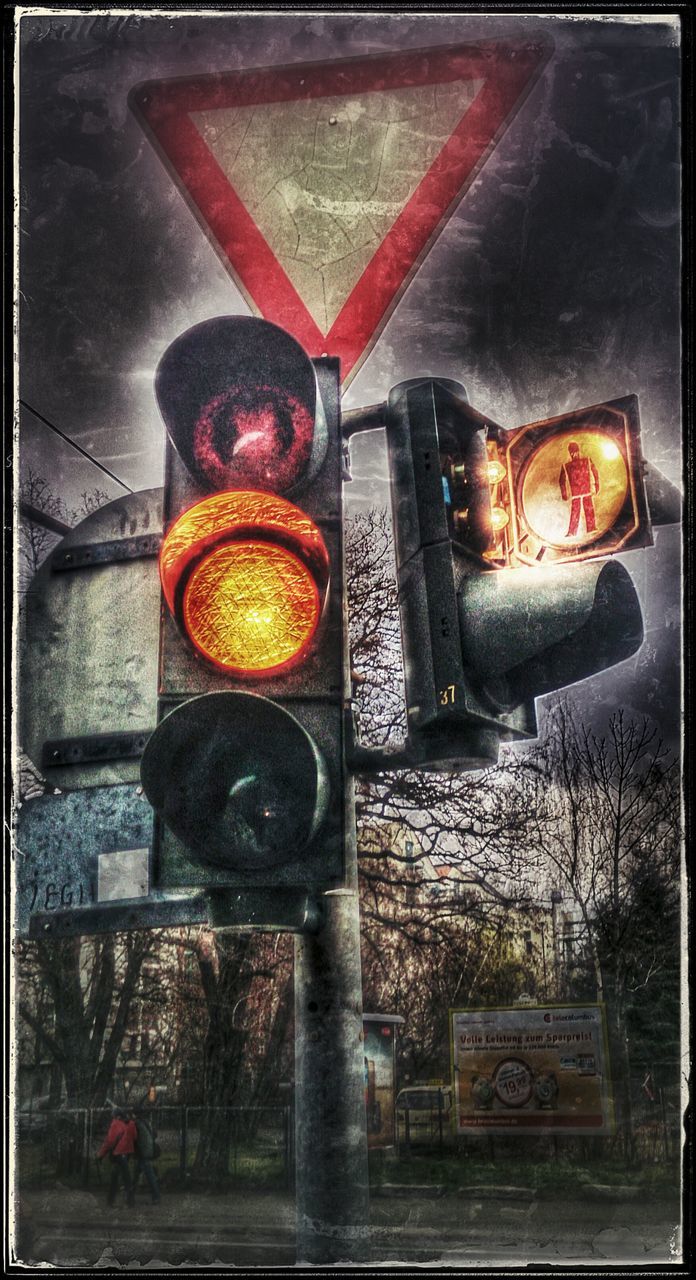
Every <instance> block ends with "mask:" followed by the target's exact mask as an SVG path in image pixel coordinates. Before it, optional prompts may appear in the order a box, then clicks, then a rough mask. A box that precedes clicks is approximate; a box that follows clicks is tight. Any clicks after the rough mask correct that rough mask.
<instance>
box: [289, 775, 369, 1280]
mask: <svg viewBox="0 0 696 1280" xmlns="http://www.w3.org/2000/svg"><path fill="white" fill-rule="evenodd" d="M322 904H323V907H324V914H323V923H322V925H321V928H320V929H319V931H318V932H316V933H304V934H299V935H296V938H295V1160H296V1196H297V1261H298V1262H310V1263H336V1262H341V1261H345V1262H354V1263H356V1262H361V1261H363V1260H364V1259H365V1258H366V1256H367V1251H368V1215H369V1179H368V1167H367V1138H366V1118H365V1087H364V1053H363V1022H362V980H361V974H360V916H359V907H358V874H357V849H356V838H355V808H354V800H353V786H352V783H351V782H350V781H348V782H347V785H346V887H345V888H343V889H335V890H332V891H331V892H329V893H327V894H325V895H324V897H323V898H322Z"/></svg>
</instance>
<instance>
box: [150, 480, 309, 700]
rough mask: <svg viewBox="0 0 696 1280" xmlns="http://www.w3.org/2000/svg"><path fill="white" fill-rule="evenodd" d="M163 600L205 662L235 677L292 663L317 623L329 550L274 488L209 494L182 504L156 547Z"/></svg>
mask: <svg viewBox="0 0 696 1280" xmlns="http://www.w3.org/2000/svg"><path fill="white" fill-rule="evenodd" d="M160 577H161V580H162V589H163V591H164V597H165V600H166V601H167V604H168V606H169V608H170V610H171V612H172V614H173V615H174V617H175V618H176V620H177V622H178V623H179V625H180V626H181V627H182V628H183V630H184V631H185V632H186V634H187V636H188V638H189V639H190V641H191V642H192V644H194V645H195V647H196V648H197V649H198V650H199V652H200V653H202V654H203V655H204V657H206V658H207V659H208V660H209V661H210V662H212V663H214V664H215V665H216V666H218V667H221V668H223V669H224V670H226V671H229V672H230V673H231V674H237V675H250V676H252V675H261V674H267V675H270V674H274V673H275V672H277V671H280V670H283V669H284V668H286V667H288V666H291V665H293V664H294V663H296V662H299V661H300V660H301V659H302V658H303V657H304V656H305V654H306V652H307V649H308V647H309V645H310V642H311V640H312V637H313V635H314V632H315V631H316V628H317V626H318V623H319V619H320V616H321V611H322V607H323V604H324V600H325V598H326V591H327V587H328V580H329V556H328V552H327V549H326V546H325V543H324V540H323V538H322V536H321V533H320V532H319V530H318V528H317V527H316V525H315V524H314V522H313V521H312V520H310V518H309V516H307V515H306V514H305V513H304V512H303V511H301V510H300V509H299V508H298V507H295V506H294V505H293V504H292V503H291V502H287V501H286V499H284V498H279V497H277V496H276V495H275V494H268V493H261V492H259V491H257V490H250V489H238V490H227V491H225V492H223V493H215V494H211V495H210V497H208V498H205V499H203V501H202V502H198V503H196V504H195V506H193V507H189V509H188V510H187V511H184V512H183V513H182V515H181V516H179V519H178V520H176V521H175V523H174V524H173V525H172V527H171V529H170V530H169V532H168V533H167V535H166V537H165V539H164V541H163V544H162V551H161V554H160Z"/></svg>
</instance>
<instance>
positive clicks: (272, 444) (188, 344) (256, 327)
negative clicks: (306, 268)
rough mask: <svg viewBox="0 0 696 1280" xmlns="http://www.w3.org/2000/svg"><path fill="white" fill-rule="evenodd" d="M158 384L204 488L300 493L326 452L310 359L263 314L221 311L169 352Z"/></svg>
mask: <svg viewBox="0 0 696 1280" xmlns="http://www.w3.org/2000/svg"><path fill="white" fill-rule="evenodd" d="M155 390H156V394H157V401H158V404H159V407H160V411H161V413H162V417H163V418H164V421H165V424H166V427H167V431H168V433H169V437H170V439H171V441H172V443H173V445H174V447H175V449H176V450H177V452H178V453H179V455H180V457H181V459H182V461H183V463H184V465H185V466H186V468H187V470H188V471H189V472H190V473H191V475H193V476H194V477H195V479H196V480H197V482H198V483H199V485H200V486H201V488H202V489H203V490H204V491H206V492H211V491H213V490H216V489H230V488H235V487H243V488H259V489H266V490H269V491H271V492H273V493H283V494H284V493H288V494H291V493H294V492H296V491H298V492H299V491H301V489H302V488H303V487H304V486H305V485H306V484H308V483H309V482H310V481H311V480H312V479H313V478H314V476H315V475H316V474H317V472H318V471H319V469H320V467H321V465H322V463H323V461H324V459H325V457H326V452H327V446H328V432H327V425H326V420H325V416H324V411H323V407H322V401H321V397H320V396H319V394H318V389H317V378H316V372H315V369H314V366H313V364H312V362H311V360H310V359H309V357H308V356H307V354H306V352H305V351H304V350H303V349H302V347H301V346H300V345H299V343H298V342H296V341H295V339H294V338H293V337H291V336H290V334H289V333H286V332H285V331H284V330H283V329H279V328H278V327H277V326H276V325H273V324H269V323H268V321H266V320H259V319H256V318H255V317H253V316H218V317H216V318H215V319H213V320H204V321H203V322H202V323H201V324H197V325H194V326H193V328H191V329H187V330H186V332H185V333H183V334H182V335H181V336H180V337H179V338H177V339H176V340H175V341H174V342H173V343H172V344H171V346H169V347H168V348H167V350H166V351H165V353H164V355H163V357H162V359H161V361H160V363H159V366H158V369H157V374H156V378H155Z"/></svg>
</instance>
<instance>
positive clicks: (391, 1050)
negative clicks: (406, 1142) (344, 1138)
mask: <svg viewBox="0 0 696 1280" xmlns="http://www.w3.org/2000/svg"><path fill="white" fill-rule="evenodd" d="M400 1021H401V1019H400V1018H398V1017H391V1018H390V1017H381V1016H380V1015H379V1014H363V1032H364V1036H365V1041H364V1046H363V1047H364V1050H365V1110H366V1115H367V1145H368V1149H371V1148H373V1147H393V1146H394V1142H395V1140H396V1137H395V1132H396V1131H395V1115H396V1111H395V1106H394V1103H395V1074H394V1073H395V1068H396V1062H395V1050H396V1034H397V1031H396V1029H397V1026H398V1024H399V1022H400Z"/></svg>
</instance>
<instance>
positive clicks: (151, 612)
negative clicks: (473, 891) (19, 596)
mask: <svg viewBox="0 0 696 1280" xmlns="http://www.w3.org/2000/svg"><path fill="white" fill-rule="evenodd" d="M161 505H162V491H161V490H160V489H147V490H143V491H142V492H141V493H134V494H129V495H128V496H126V497H124V498H119V499H117V500H116V501H115V502H110V503H109V504H108V505H107V506H105V507H102V508H100V510H99V511H96V512H95V513H94V514H93V515H91V516H88V517H87V519H86V520H83V521H82V522H81V523H80V524H79V525H77V526H76V528H75V529H73V530H72V531H71V533H69V534H68V535H67V536H66V537H65V538H64V539H63V541H62V542H61V543H60V544H59V546H58V547H57V548H56V550H55V551H54V552H53V553H52V555H51V556H49V558H48V560H47V561H46V562H45V564H44V565H43V566H42V567H41V569H40V570H39V572H38V573H37V574H36V576H35V578H34V579H33V580H32V583H31V586H30V588H29V591H28V592H27V599H26V611H25V616H24V619H23V628H22V630H23V635H22V643H21V649H20V661H19V678H20V688H19V694H20V715H21V720H20V745H21V746H22V748H23V749H24V750H25V751H26V753H27V755H28V756H29V758H30V759H31V760H33V762H34V763H35V764H36V765H37V766H41V761H42V754H43V747H44V743H45V742H46V741H47V740H62V739H66V738H83V737H89V736H92V735H97V734H111V733H133V734H140V733H146V732H150V731H151V730H152V727H153V725H154V724H155V723H156V719H157V702H156V700H157V650H158V633H159V615H160V586H159V575H158V572H157V562H156V560H155V559H154V558H145V559H140V558H139V559H135V560H133V559H126V560H123V561H112V562H110V563H106V564H96V565H94V564H92V565H85V566H84V567H83V568H79V569H77V568H76V569H74V570H73V572H71V573H54V572H53V560H54V557H56V556H64V555H65V553H66V552H69V551H70V549H71V548H74V547H75V548H77V547H79V548H85V547H90V546H92V547H95V548H98V547H99V546H100V545H101V544H103V543H105V542H108V543H112V544H115V543H123V544H124V547H127V546H128V544H129V543H131V542H132V540H133V539H134V538H146V539H148V540H152V541H153V544H154V542H155V541H156V540H157V539H159V537H160V535H161V530H162V514H161ZM45 776H46V778H47V779H48V781H49V782H51V783H52V784H54V785H55V786H58V787H61V788H64V787H65V788H73V787H92V786H100V785H103V784H107V783H114V784H115V783H121V782H135V781H137V779H138V776H139V765H138V761H137V759H126V760H118V761H116V760H114V761H100V762H96V761H95V762H84V763H82V764H78V765H67V766H66V765H64V764H59V765H56V766H51V767H48V768H46V769H45Z"/></svg>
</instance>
